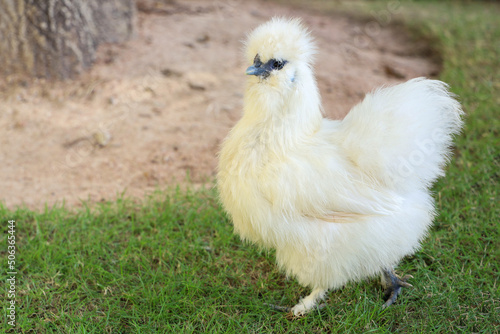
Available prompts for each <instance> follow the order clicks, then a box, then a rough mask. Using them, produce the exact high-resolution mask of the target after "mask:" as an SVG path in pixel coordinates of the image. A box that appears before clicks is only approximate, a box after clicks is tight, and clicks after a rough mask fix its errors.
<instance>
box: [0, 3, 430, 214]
mask: <svg viewBox="0 0 500 334" xmlns="http://www.w3.org/2000/svg"><path fill="white" fill-rule="evenodd" d="M145 8H146V9H147V8H148V7H147V3H146V5H145ZM150 9H152V10H147V11H146V12H144V11H142V12H140V13H139V18H138V29H137V30H138V31H137V36H136V38H134V39H133V40H131V41H129V42H127V43H125V44H123V45H106V46H102V47H101V48H100V49H99V54H98V60H97V63H96V64H95V66H94V67H93V69H92V70H91V71H90V72H89V73H88V74H86V75H84V76H82V77H81V78H78V79H77V80H72V81H67V82H57V83H51V82H46V81H44V80H31V81H24V82H23V81H19V80H14V79H13V78H4V79H1V81H0V101H1V102H0V128H1V129H2V130H1V132H0V143H1V146H0V147H1V148H0V158H1V161H2V164H1V166H0V172H1V175H2V187H1V192H0V200H1V201H3V202H4V203H5V204H6V205H7V206H8V207H15V206H18V205H26V206H28V207H29V208H32V209H40V208H43V206H44V205H45V203H47V204H48V205H52V204H54V203H62V202H63V201H65V203H66V204H67V205H68V206H78V205H81V200H90V201H93V202H96V201H102V200H112V199H114V198H115V197H116V196H117V194H120V193H123V192H124V191H125V194H126V195H128V196H134V197H141V196H143V195H144V194H145V193H146V192H149V191H152V190H154V189H155V188H156V187H164V186H166V185H167V184H175V183H179V182H185V181H186V175H187V174H188V175H189V178H190V180H191V181H192V182H194V183H203V182H206V181H207V180H208V181H210V180H212V179H213V176H214V175H215V168H216V164H217V159H216V153H217V151H218V149H219V145H220V143H221V141H222V140H223V138H224V137H225V136H226V134H227V132H228V131H229V129H230V128H231V127H232V126H233V125H234V124H235V122H236V121H237V120H238V119H239V117H240V115H241V107H242V92H243V87H244V83H245V75H244V71H245V68H246V64H244V63H243V57H242V43H241V42H242V40H244V38H245V34H246V33H247V32H249V31H250V30H251V29H252V28H254V27H256V26H257V25H259V24H260V23H262V22H264V21H266V20H268V19H269V18H270V17H272V16H273V15H281V16H299V17H302V18H303V20H304V21H305V23H306V25H307V26H309V27H310V29H311V30H312V33H313V35H314V36H315V37H316V40H317V44H318V47H319V54H318V55H317V61H316V73H317V79H318V83H319V86H320V90H321V94H322V98H323V103H324V109H325V113H326V115H327V116H328V117H332V118H341V117H343V115H345V113H347V112H348V110H349V109H350V108H351V107H352V106H353V105H354V104H356V103H357V102H359V101H360V100H361V99H362V98H363V96H364V94H365V93H366V92H369V91H370V90H372V89H374V88H376V87H378V86H381V85H387V84H394V83H397V82H401V81H405V80H407V79H410V78H413V77H417V76H432V75H435V74H436V73H437V69H438V67H437V65H436V64H435V63H433V62H432V61H431V60H430V59H428V58H427V57H426V56H425V46H422V45H415V43H414V42H412V41H411V40H410V38H409V37H408V36H406V35H404V33H402V32H401V31H400V29H397V28H396V27H394V26H390V25H387V26H386V25H378V26H377V24H375V23H374V22H375V21H373V22H371V23H369V22H360V21H357V20H354V19H352V18H348V17H342V16H338V15H335V16H323V15H321V14H311V13H307V12H304V11H302V10H298V9H293V8H287V7H284V6H280V5H276V4H272V3H268V2H243V1H230V0H228V1H186V2H179V3H175V2H173V3H172V4H170V5H164V6H163V7H161V8H156V7H155V8H150ZM370 24H371V26H370ZM375 29H376V30H375Z"/></svg>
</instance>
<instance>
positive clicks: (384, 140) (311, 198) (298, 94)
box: [217, 18, 462, 315]
mask: <svg viewBox="0 0 500 334" xmlns="http://www.w3.org/2000/svg"><path fill="white" fill-rule="evenodd" d="M314 52H315V46H314V44H313V41H312V38H311V37H310V34H309V32H308V31H307V30H306V29H305V28H304V27H303V26H302V24H301V22H300V20H298V19H282V18H274V19H272V20H271V21H269V22H267V23H265V24H263V25H261V26H260V27H258V28H257V29H255V30H254V31H253V32H252V33H251V34H250V35H249V37H248V41H247V44H246V58H247V61H248V63H249V64H252V65H251V66H250V67H248V69H247V70H246V74H248V75H249V76H248V83H247V87H246V91H245V96H244V114H243V117H242V118H241V120H240V121H239V122H238V124H236V126H235V127H234V128H233V129H232V131H231V132H230V134H229V136H228V137H227V138H226V140H225V142H224V143H223V147H222V150H221V152H220V162H219V171H218V176H217V178H218V180H217V181H218V183H217V185H218V189H219V192H220V199H221V202H222V204H223V206H224V209H225V210H226V211H227V212H228V213H229V215H230V217H231V218H232V221H233V224H234V228H235V232H236V233H238V234H239V235H240V236H241V237H242V239H244V240H249V241H251V242H253V243H255V244H258V245H261V246H263V247H265V248H274V249H276V258H277V263H278V265H279V267H280V268H282V269H284V271H286V273H287V275H290V276H293V277H296V278H297V280H298V282H299V283H300V284H302V285H304V286H308V287H310V288H311V289H312V293H311V294H310V295H309V296H307V297H305V298H303V299H301V300H300V301H299V303H298V304H297V305H295V306H294V307H293V308H291V311H292V312H293V314H295V315H303V314H305V313H307V312H308V311H310V310H311V309H313V308H314V307H315V306H316V305H317V303H318V301H320V300H321V299H322V298H324V296H325V293H326V292H327V290H329V289H337V288H340V287H342V286H343V285H345V284H346V283H347V282H349V281H357V280H361V279H363V278H368V277H371V276H374V275H381V277H382V284H383V285H384V286H385V287H386V289H387V290H386V299H387V301H386V303H385V304H384V306H389V305H391V304H392V303H393V302H394V301H395V300H396V298H397V296H398V294H399V292H400V290H401V287H403V286H410V285H409V284H408V283H406V279H407V278H408V277H403V278H400V277H398V276H396V275H395V273H394V267H395V265H397V264H398V262H399V261H400V260H401V259H402V258H403V257H405V256H407V255H410V254H413V253H414V252H415V251H416V250H417V249H418V248H419V245H420V242H421V241H422V239H423V238H424V237H425V235H426V232H427V230H428V228H429V226H430V225H431V223H432V220H433V217H434V204H433V199H432V197H431V194H430V190H429V187H430V186H431V185H432V183H433V182H434V181H435V180H436V179H437V178H438V177H439V176H442V175H443V174H444V172H443V167H444V165H445V164H446V162H447V160H448V157H449V155H450V145H451V144H452V136H453V135H454V134H456V133H458V132H459V131H460V129H461V126H462V120H461V116H462V110H461V107H460V104H459V103H458V102H457V101H456V100H455V99H454V98H453V97H452V94H450V93H449V91H448V90H447V85H446V84H444V83H443V82H440V81H436V80H427V79H424V78H418V79H413V80H410V81H408V82H406V83H403V84H400V85H396V86H393V87H388V88H381V89H379V90H376V91H375V92H373V93H371V94H368V95H367V96H366V97H365V99H364V100H363V101H362V102H361V103H360V104H358V105H357V106H355V107H354V108H353V109H352V110H351V111H350V112H349V114H348V115H347V116H346V117H345V118H344V119H343V120H342V121H334V120H329V119H325V118H323V116H322V113H321V102H320V96H319V93H318V88H317V85H316V81H315V78H314V73H313V70H312V68H311V67H312V58H313V54H314ZM283 309H286V308H283ZM288 310H290V309H289V308H288Z"/></svg>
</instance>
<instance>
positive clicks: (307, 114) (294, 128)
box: [241, 76, 323, 151]
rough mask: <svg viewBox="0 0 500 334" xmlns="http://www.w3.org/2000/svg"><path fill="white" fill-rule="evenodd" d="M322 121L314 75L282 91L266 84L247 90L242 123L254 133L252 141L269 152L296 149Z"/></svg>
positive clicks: (312, 133)
mask: <svg viewBox="0 0 500 334" xmlns="http://www.w3.org/2000/svg"><path fill="white" fill-rule="evenodd" d="M297 81H298V80H297ZM322 121H323V115H322V113H321V101H320V96H319V92H318V89H317V86H316V82H315V81H314V78H313V77H312V76H311V78H303V80H302V81H298V82H295V83H294V84H293V85H291V86H290V87H286V88H282V89H278V88H274V87H271V86H269V85H266V84H262V83H258V84H256V83H252V84H249V86H248V87H247V90H246V92H245V98H244V115H243V118H242V119H241V123H242V125H243V126H244V127H247V128H248V129H252V130H253V132H254V135H253V136H250V137H249V138H255V139H257V140H258V141H259V143H260V144H263V145H265V146H266V147H267V148H268V149H273V150H278V151H283V150H287V149H290V148H292V147H293V146H294V145H296V144H297V143H298V142H301V141H303V140H304V139H307V138H308V137H311V136H313V135H314V134H315V133H317V132H318V131H319V129H320V128H321V123H322Z"/></svg>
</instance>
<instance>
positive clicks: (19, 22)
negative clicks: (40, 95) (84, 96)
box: [0, 0, 135, 79]
mask: <svg viewBox="0 0 500 334" xmlns="http://www.w3.org/2000/svg"><path fill="white" fill-rule="evenodd" d="M134 17H135V3H134V0H104V1H103V0H42V1H40V0H0V73H1V74H3V75H9V74H14V73H16V74H17V73H19V74H27V75H30V76H36V77H45V78H58V79H66V78H70V77H73V76H75V75H77V74H79V73H81V72H82V71H84V70H86V69H88V68H89V67H90V66H91V65H92V63H93V61H94V59H95V51H96V48H97V46H98V45H99V44H100V43H103V42H123V41H125V40H127V39H128V38H130V37H131V35H132V33H133V23H134Z"/></svg>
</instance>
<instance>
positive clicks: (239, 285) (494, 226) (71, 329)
mask: <svg viewBox="0 0 500 334" xmlns="http://www.w3.org/2000/svg"><path fill="white" fill-rule="evenodd" d="M318 3H319V5H321V6H325V7H327V6H329V5H328V4H327V3H322V2H318ZM353 6H354V5H353ZM369 6H372V8H374V9H380V8H382V9H383V8H384V6H386V3H384V2H380V1H375V2H370V3H369ZM353 8H354V9H355V7H352V8H350V9H349V8H348V9H346V10H353ZM363 10H364V11H365V12H369V11H370V9H366V8H364V9H363ZM357 11H358V12H359V10H357ZM498 17H500V6H499V5H498V4H487V3H457V2H444V3H439V2H418V3H404V6H402V8H401V10H400V11H399V12H398V14H397V18H398V20H402V21H403V22H405V24H406V25H407V26H408V27H409V28H410V30H411V31H412V32H413V33H414V34H415V36H416V37H418V38H426V39H427V38H428V39H429V40H434V41H436V43H437V44H436V48H437V49H438V50H439V52H440V53H441V54H442V57H443V71H442V73H441V74H440V78H441V79H442V80H444V81H446V82H448V83H450V85H451V87H452V90H453V91H454V92H455V93H456V94H458V95H459V96H460V98H461V101H462V103H463V105H464V108H465V110H466V112H467V114H468V117H467V121H466V128H465V131H464V133H463V135H461V136H460V137H459V138H457V140H456V142H457V148H456V154H455V157H454V158H453V160H452V163H451V165H450V167H449V169H448V173H447V176H446V178H444V179H441V180H440V181H439V182H438V184H436V186H435V188H434V190H435V192H436V198H437V206H438V210H439V216H438V217H437V218H436V221H435V225H434V227H433V228H432V231H431V233H430V236H429V238H428V239H427V240H426V241H425V243H424V245H423V248H422V250H421V251H420V252H418V253H417V254H416V255H415V256H413V257H412V258H408V259H405V260H404V261H403V262H402V263H401V265H400V267H399V270H400V271H401V272H404V273H405V274H412V275H413V276H415V278H414V279H413V280H412V284H413V285H414V288H413V289H405V291H404V293H403V295H402V297H401V298H400V299H399V300H398V303H397V304H396V305H394V306H392V307H391V308H389V309H386V310H382V309H381V302H382V299H381V295H382V291H381V290H380V288H379V287H378V283H377V281H376V280H372V281H366V282H360V283H356V284H348V285H347V286H346V287H345V288H344V289H342V290H339V291H332V292H331V293H330V294H329V302H328V303H329V307H328V308H326V309H324V310H323V311H321V312H320V313H317V312H316V313H312V314H310V315H308V316H306V317H304V318H301V319H296V320H292V321H290V320H287V319H286V318H285V317H284V315H283V314H281V313H276V312H273V311H270V310H269V309H268V307H266V306H265V305H264V303H265V302H272V303H275V304H280V305H293V304H294V303H295V302H296V301H297V300H298V299H299V298H300V297H301V296H304V295H305V294H307V293H308V291H307V289H304V288H302V287H300V286H299V285H298V284H297V283H296V282H295V281H294V280H286V279H285V277H284V275H283V274H282V273H280V272H279V271H278V270H277V269H276V268H275V266H274V264H273V263H274V260H273V253H272V252H271V253H266V252H261V251H259V250H258V249H257V248H256V247H254V246H251V245H246V244H243V243H242V242H240V241H239V239H238V238H237V237H235V236H234V235H233V234H232V227H231V223H230V221H228V219H227V217H226V216H225V215H224V214H223V213H222V212H221V210H220V208H219V206H218V204H217V201H216V194H215V192H214V191H213V190H211V189H202V190H197V191H189V190H187V191H181V190H178V189H177V190H176V189H173V190H167V191H164V192H159V193H156V194H155V195H153V196H152V197H151V198H149V199H147V200H146V201H145V202H144V204H137V203H134V202H133V201H129V200H125V199H121V200H117V201H116V202H113V203H106V204H101V205H98V206H95V207H92V209H89V208H84V209H81V210H78V211H76V212H74V211H71V210H68V209H65V208H55V209H50V210H46V211H45V212H41V213H38V212H33V211H29V210H24V209H18V210H14V211H12V210H9V209H6V208H5V207H0V217H1V219H2V232H3V233H2V235H1V237H0V258H1V259H2V266H4V268H6V261H5V259H6V255H7V254H6V249H7V246H6V245H7V241H6V237H7V234H6V233H5V232H6V231H7V223H6V222H7V220H9V219H14V220H16V225H17V228H16V239H17V247H18V249H17V254H16V260H17V264H16V266H17V270H18V272H19V273H18V275H17V280H18V281H17V297H16V300H17V303H18V306H20V309H19V310H18V314H17V327H16V332H31V333H52V332H54V333H206V332H208V333H218V332H223V333H224V332H234V333H247V332H248V333H270V332H275V333H337V332H339V333H389V332H400V333H422V332H431V333H456V332H458V333H498V332H499V328H500V292H499V281H498V279H499V272H500V270H499V269H500V224H499V217H500V210H499V205H498V202H499V198H498V189H499V184H498V180H499V167H500V166H499V164H500V152H499V150H500V136H499V133H498V132H499V128H500V124H499V122H500V121H499V105H500V94H498V92H499V88H500V80H499V79H500V78H499V71H500V63H499V58H500V57H499V55H500V43H499V42H498V41H499V40H500V26H499V23H498ZM495 93H496V94H495ZM4 268H2V269H1V275H2V276H1V278H2V281H3V282H5V279H6V275H5V269H4ZM4 300H6V298H3V297H2V298H0V303H1V306H0V307H1V308H3V311H2V318H1V319H2V321H1V322H0V332H4V331H6V330H8V329H10V326H9V325H8V324H7V323H6V321H4V320H5V317H4V314H6V307H7V305H6V302H4Z"/></svg>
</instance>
